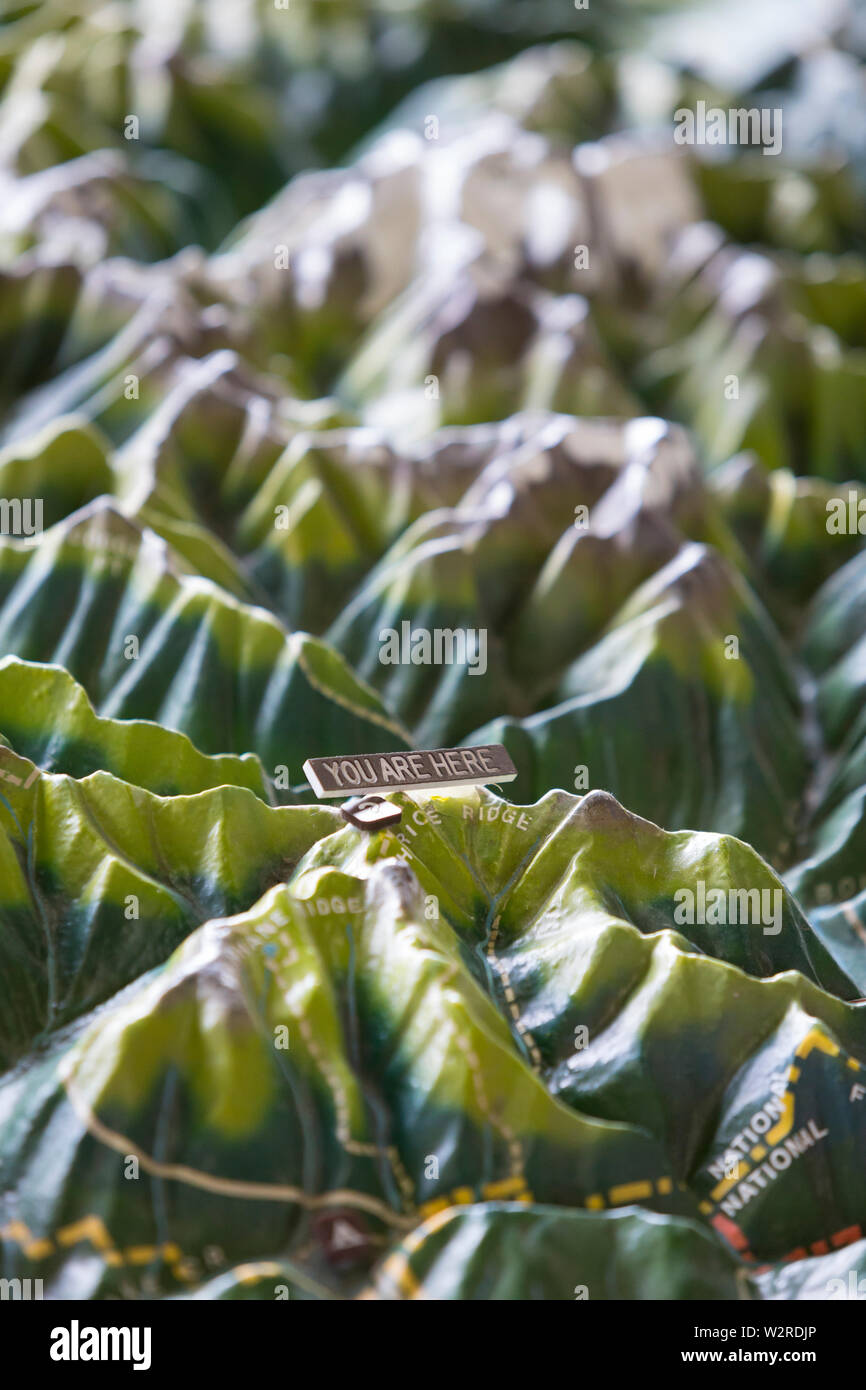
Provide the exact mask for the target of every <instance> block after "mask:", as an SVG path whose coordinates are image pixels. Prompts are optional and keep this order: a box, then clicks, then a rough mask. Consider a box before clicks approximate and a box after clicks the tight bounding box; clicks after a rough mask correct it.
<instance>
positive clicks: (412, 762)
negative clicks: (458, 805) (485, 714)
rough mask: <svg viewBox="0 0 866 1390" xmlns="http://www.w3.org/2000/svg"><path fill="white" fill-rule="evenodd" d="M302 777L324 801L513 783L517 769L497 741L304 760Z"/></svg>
mask: <svg viewBox="0 0 866 1390" xmlns="http://www.w3.org/2000/svg"><path fill="white" fill-rule="evenodd" d="M304 773H305V774H306V777H307V780H308V781H309V783H310V786H311V787H312V788H313V791H314V792H315V793H316V796H318V797H328V796H366V795H368V794H369V793H370V792H396V791H422V790H423V791H435V790H442V789H445V788H454V787H483V786H484V785H485V783H487V782H513V781H514V778H515V777H516V776H517V768H516V767H515V766H514V763H513V762H512V761H511V758H510V757H509V755H508V753H507V752H506V750H505V749H504V748H503V746H502V744H501V743H487V744H483V745H482V746H481V747H477V748H427V749H416V750H415V751H414V752H411V753H362V754H352V753H349V754H347V755H346V756H345V757H336V758H308V759H307V761H306V762H305V763H304Z"/></svg>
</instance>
